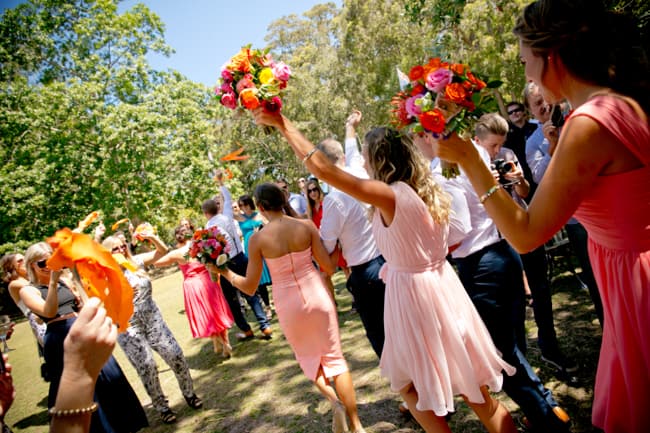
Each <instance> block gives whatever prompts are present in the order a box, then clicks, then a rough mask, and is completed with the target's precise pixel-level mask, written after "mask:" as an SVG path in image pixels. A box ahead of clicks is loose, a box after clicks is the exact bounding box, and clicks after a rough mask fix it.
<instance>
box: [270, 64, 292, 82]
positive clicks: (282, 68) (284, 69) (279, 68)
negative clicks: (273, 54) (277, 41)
mask: <svg viewBox="0 0 650 433" xmlns="http://www.w3.org/2000/svg"><path fill="white" fill-rule="evenodd" d="M273 76H274V77H275V78H276V79H278V80H280V81H287V80H289V77H290V76H291V69H290V68H289V66H287V65H286V64H285V63H284V62H278V63H276V64H274V65H273Z"/></svg>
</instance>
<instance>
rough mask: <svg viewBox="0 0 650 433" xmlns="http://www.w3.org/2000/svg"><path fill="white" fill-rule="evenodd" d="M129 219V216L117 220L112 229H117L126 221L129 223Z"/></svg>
mask: <svg viewBox="0 0 650 433" xmlns="http://www.w3.org/2000/svg"><path fill="white" fill-rule="evenodd" d="M128 222H129V219H128V218H122V219H121V220H119V221H115V223H114V224H113V225H112V226H111V230H113V231H115V230H117V228H118V227H119V226H121V225H122V224H124V223H128Z"/></svg>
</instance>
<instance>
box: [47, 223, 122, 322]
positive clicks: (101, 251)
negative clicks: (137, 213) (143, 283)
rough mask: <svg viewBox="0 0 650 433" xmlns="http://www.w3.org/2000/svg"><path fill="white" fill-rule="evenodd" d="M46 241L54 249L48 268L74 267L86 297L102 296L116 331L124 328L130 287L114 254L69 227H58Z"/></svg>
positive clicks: (100, 297)
mask: <svg viewBox="0 0 650 433" xmlns="http://www.w3.org/2000/svg"><path fill="white" fill-rule="evenodd" d="M47 242H48V243H49V244H50V246H51V247H52V249H53V250H54V252H53V253H52V257H50V259H49V260H48V261H47V267H48V268H50V269H52V270H55V271H58V270H61V269H63V268H69V269H74V268H76V270H77V273H78V274H79V277H80V278H81V282H82V284H83V286H84V290H85V291H86V293H87V294H88V296H89V297H93V296H94V297H97V298H99V299H101V301H102V302H103V303H104V308H105V309H106V314H107V315H108V316H109V317H110V318H111V319H113V322H114V323H115V324H116V325H117V327H118V330H119V332H124V331H126V328H128V326H129V324H128V322H129V319H130V318H131V316H132V315H133V288H132V287H131V285H130V284H129V282H128V281H127V279H126V277H125V276H124V274H123V273H122V269H120V266H119V265H118V263H117V261H115V258H113V255H112V254H111V253H110V252H109V251H108V250H106V249H105V248H104V247H102V246H101V245H99V244H98V243H97V242H95V241H94V240H93V239H92V238H91V237H90V236H88V235H86V234H83V233H74V232H73V231H72V230H70V229H68V228H65V229H61V230H58V231H57V232H56V234H55V235H54V236H53V237H51V238H49V239H48V240H47Z"/></svg>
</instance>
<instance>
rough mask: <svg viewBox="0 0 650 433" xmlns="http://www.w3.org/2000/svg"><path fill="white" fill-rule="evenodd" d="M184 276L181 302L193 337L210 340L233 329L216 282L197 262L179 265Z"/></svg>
mask: <svg viewBox="0 0 650 433" xmlns="http://www.w3.org/2000/svg"><path fill="white" fill-rule="evenodd" d="M179 268H180V269H181V272H182V273H183V300H184V301H185V313H186V314H187V320H188V321H189V322H190V330H191V331H192V337H194V338H200V337H211V336H213V335H217V334H219V333H220V332H221V331H223V330H224V329H229V328H230V327H232V323H233V318H232V313H231V312H230V308H229V307H228V304H227V303H226V299H225V298H224V296H223V292H222V291H221V288H220V287H219V283H217V282H215V281H212V279H210V273H209V272H208V270H207V269H206V268H205V266H203V264H202V263H199V262H189V263H187V264H184V265H179Z"/></svg>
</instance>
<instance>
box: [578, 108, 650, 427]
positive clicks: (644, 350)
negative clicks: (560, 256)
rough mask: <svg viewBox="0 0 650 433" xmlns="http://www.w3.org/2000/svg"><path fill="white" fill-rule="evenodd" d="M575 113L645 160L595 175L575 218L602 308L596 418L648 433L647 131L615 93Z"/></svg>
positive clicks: (649, 201) (649, 135)
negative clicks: (580, 226)
mask: <svg viewBox="0 0 650 433" xmlns="http://www.w3.org/2000/svg"><path fill="white" fill-rule="evenodd" d="M580 115H586V116H589V117H591V118H592V119H594V120H595V121H597V122H598V123H599V124H600V125H602V126H603V127H604V128H606V129H607V130H608V131H609V132H610V133H611V134H613V135H614V136H615V137H616V138H617V139H618V140H620V141H621V143H622V144H623V145H625V146H626V147H627V148H628V149H629V150H630V151H631V152H632V153H633V154H634V155H635V156H636V157H637V158H638V159H639V161H641V162H642V163H643V165H644V166H643V167H641V168H638V169H636V170H633V171H629V172H625V173H619V174H614V175H608V176H600V177H598V179H597V181H596V183H595V184H594V185H593V187H592V189H591V190H590V191H589V193H588V195H587V197H585V199H584V200H583V201H582V203H580V206H579V208H578V210H577V212H576V214H575V216H576V218H577V219H578V220H579V221H580V222H581V223H582V224H583V225H584V226H585V228H586V229H587V232H588V233H589V257H590V259H591V265H592V267H593V270H594V276H595V277H596V281H597V283H598V288H599V289H600V296H601V298H602V300H603V309H604V313H605V325H604V329H603V342H602V346H601V349H600V359H599V361H598V372H597V374H596V386H595V390H594V405H593V418H592V419H593V423H594V425H595V426H597V427H599V428H602V429H604V430H605V431H606V432H608V433H610V432H612V433H613V432H628V433H632V432H647V431H649V430H648V429H649V428H650V427H648V411H649V410H650V336H649V335H648V332H649V331H650V129H649V127H648V124H647V123H646V122H642V121H641V120H640V119H639V117H638V115H637V114H636V113H635V112H634V111H633V110H632V108H631V107H630V106H629V105H628V104H627V103H626V102H625V100H624V99H621V98H617V97H614V96H597V97H595V98H592V99H591V100H590V101H588V102H587V103H585V104H584V105H582V106H580V107H578V108H577V109H576V111H575V112H574V113H573V114H572V117H575V116H580ZM635 119H636V120H635ZM597 145H598V143H594V146H597Z"/></svg>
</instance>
